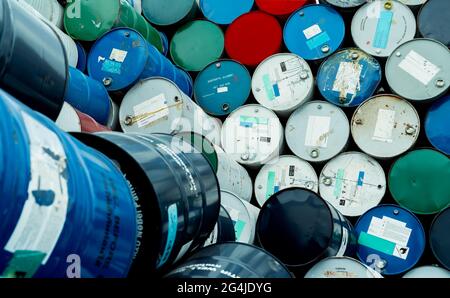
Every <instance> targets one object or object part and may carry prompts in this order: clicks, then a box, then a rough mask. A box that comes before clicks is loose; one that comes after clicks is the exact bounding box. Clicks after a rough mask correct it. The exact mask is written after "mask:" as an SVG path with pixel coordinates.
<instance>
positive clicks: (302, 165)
mask: <svg viewBox="0 0 450 298" xmlns="http://www.w3.org/2000/svg"><path fill="white" fill-rule="evenodd" d="M289 187H302V188H306V189H309V190H312V191H314V192H318V189H319V183H318V178H317V174H316V171H315V170H314V168H313V167H312V166H311V165H310V164H309V163H308V162H306V161H304V160H302V159H300V158H299V157H297V156H293V155H282V156H280V157H275V158H274V159H273V160H271V161H270V162H268V163H267V164H266V165H264V166H263V167H262V168H261V170H260V171H259V173H258V175H257V176H256V179H255V196H256V201H257V202H258V204H259V206H263V204H264V203H265V202H266V200H267V199H268V198H269V197H270V196H271V195H273V194H274V193H277V192H279V191H281V190H283V189H285V188H289Z"/></svg>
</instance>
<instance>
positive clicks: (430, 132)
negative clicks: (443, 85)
mask: <svg viewBox="0 0 450 298" xmlns="http://www.w3.org/2000/svg"><path fill="white" fill-rule="evenodd" d="M425 133H426V135H427V138H428V140H429V141H430V143H431V144H432V145H433V146H434V147H435V148H436V149H438V150H441V151H442V152H444V153H445V154H447V155H450V95H447V96H444V97H442V98H441V99H439V100H437V101H436V102H435V103H433V105H432V106H431V108H430V109H429V111H428V115H427V117H426V119H425Z"/></svg>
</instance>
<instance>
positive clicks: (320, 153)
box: [286, 101, 350, 162]
mask: <svg viewBox="0 0 450 298" xmlns="http://www.w3.org/2000/svg"><path fill="white" fill-rule="evenodd" d="M349 137H350V125H349V122H348V118H347V116H346V115H345V113H344V112H343V111H342V110H341V109H340V108H338V107H336V106H335V105H333V104H331V103H329V102H326V101H311V102H307V103H305V104H304V105H302V106H300V107H299V108H298V109H297V110H295V112H294V113H292V115H291V116H290V117H289V119H288V121H287V124H286V143H287V145H288V146H289V148H290V149H291V151H292V152H293V153H294V154H295V155H297V156H298V157H300V158H301V159H304V160H307V161H309V162H324V161H327V160H329V159H331V158H333V157H335V156H336V155H338V154H339V153H341V152H342V151H344V149H345V147H346V146H347V142H348V139H349Z"/></svg>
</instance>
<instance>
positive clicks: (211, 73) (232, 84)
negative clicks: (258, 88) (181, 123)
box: [194, 60, 252, 116]
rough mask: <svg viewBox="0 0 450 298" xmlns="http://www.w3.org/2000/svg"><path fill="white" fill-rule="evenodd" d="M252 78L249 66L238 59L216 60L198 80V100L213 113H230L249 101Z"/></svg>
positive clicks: (195, 89) (196, 91)
mask: <svg viewBox="0 0 450 298" xmlns="http://www.w3.org/2000/svg"><path fill="white" fill-rule="evenodd" d="M251 80H252V78H251V76H250V73H249V72H248V70H247V68H246V67H245V66H244V65H242V64H240V63H239V62H237V61H234V60H219V61H216V62H213V63H211V64H209V65H208V66H206V67H205V69H203V70H202V71H201V72H200V73H199V74H198V76H197V78H196V79H195V83H194V96H195V100H196V101H197V103H198V104H199V105H200V106H201V107H202V108H203V109H204V110H205V112H207V113H209V114H211V115H214V116H224V115H228V114H229V113H231V112H233V111H234V110H235V109H237V108H238V107H240V106H242V105H243V104H244V103H245V102H246V101H247V99H248V97H249V95H250V90H251Z"/></svg>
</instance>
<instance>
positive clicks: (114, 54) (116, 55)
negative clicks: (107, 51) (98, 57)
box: [109, 49, 128, 63]
mask: <svg viewBox="0 0 450 298" xmlns="http://www.w3.org/2000/svg"><path fill="white" fill-rule="evenodd" d="M127 55H128V52H127V51H122V50H119V49H112V51H111V55H109V60H113V61H117V62H120V63H122V62H124V61H125V58H126V57H127Z"/></svg>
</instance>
